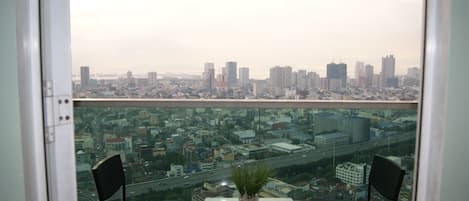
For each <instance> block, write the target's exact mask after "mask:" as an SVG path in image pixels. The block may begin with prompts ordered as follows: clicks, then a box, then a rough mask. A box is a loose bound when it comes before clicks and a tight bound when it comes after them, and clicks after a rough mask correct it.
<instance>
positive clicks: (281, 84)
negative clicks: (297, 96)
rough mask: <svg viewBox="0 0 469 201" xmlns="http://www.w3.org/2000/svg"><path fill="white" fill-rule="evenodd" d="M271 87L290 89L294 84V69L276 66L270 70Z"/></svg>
mask: <svg viewBox="0 0 469 201" xmlns="http://www.w3.org/2000/svg"><path fill="white" fill-rule="evenodd" d="M269 80H270V86H271V87H273V88H279V89H285V88H290V87H291V83H292V68H291V67H290V66H285V67H280V66H275V67H273V68H270V75H269Z"/></svg>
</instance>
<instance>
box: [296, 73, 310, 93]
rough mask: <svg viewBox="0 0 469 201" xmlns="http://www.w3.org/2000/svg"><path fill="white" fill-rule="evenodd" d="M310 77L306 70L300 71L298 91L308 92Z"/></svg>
mask: <svg viewBox="0 0 469 201" xmlns="http://www.w3.org/2000/svg"><path fill="white" fill-rule="evenodd" d="M308 81H309V80H308V76H307V73H306V70H298V72H297V77H296V88H297V89H298V90H301V91H303V90H306V89H307V88H308Z"/></svg>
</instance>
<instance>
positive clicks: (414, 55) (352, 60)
mask: <svg viewBox="0 0 469 201" xmlns="http://www.w3.org/2000/svg"><path fill="white" fill-rule="evenodd" d="M422 10H423V9H422V1H421V0H406V1H403V0H399V1H395V0H384V1H374V0H353V1H341V0H330V1H311V0H300V1H294V2H292V1H287V0H275V1H271V0H255V1H252V0H241V1H227V0H223V1H215V0H202V1H195V2H194V1H189V0H176V1H160V0H158V1H153V0H138V1H134V0H132V1H131V0H117V1H116V0H99V1H95V0H71V25H72V52H73V72H74V80H75V81H74V96H75V97H80V98H88V97H89V98H103V97H105V98H127V97H131V98H178V99H180V98H191V99H192V98H222V99H225V98H228V99H246V98H249V99H253V98H257V99H259V98H261V99H312V100H317V99H322V100H417V99H418V94H419V86H418V85H419V79H420V71H421V70H420V69H421V64H420V54H421V51H420V49H421V41H422V31H421V30H422Z"/></svg>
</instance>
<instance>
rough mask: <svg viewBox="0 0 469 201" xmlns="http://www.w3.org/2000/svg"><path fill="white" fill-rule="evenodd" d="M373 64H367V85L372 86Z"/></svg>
mask: <svg viewBox="0 0 469 201" xmlns="http://www.w3.org/2000/svg"><path fill="white" fill-rule="evenodd" d="M373 68H374V67H373V66H372V65H370V64H367V65H365V86H366V87H371V86H372V85H373V75H374V72H373Z"/></svg>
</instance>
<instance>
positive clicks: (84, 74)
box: [80, 66, 90, 89]
mask: <svg viewBox="0 0 469 201" xmlns="http://www.w3.org/2000/svg"><path fill="white" fill-rule="evenodd" d="M89 82H90V67H89V66H82V67H80V84H81V88H82V89H86V88H88V86H89Z"/></svg>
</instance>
